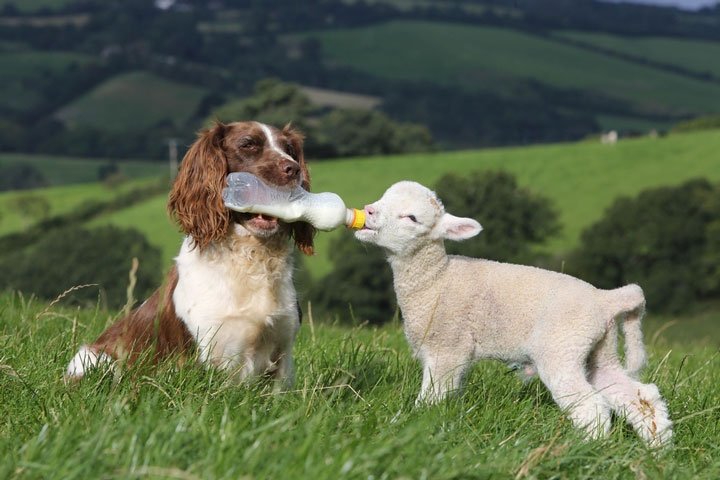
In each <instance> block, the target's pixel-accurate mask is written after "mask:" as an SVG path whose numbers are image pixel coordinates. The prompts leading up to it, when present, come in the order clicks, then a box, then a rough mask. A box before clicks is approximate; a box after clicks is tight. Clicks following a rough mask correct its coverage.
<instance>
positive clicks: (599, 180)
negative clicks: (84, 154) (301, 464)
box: [0, 131, 720, 276]
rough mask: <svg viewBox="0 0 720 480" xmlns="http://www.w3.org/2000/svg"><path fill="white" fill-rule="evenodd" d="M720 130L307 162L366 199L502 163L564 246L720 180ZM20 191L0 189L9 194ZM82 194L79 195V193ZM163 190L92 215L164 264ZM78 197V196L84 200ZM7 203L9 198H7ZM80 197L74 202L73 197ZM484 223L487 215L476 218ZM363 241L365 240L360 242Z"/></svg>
mask: <svg viewBox="0 0 720 480" xmlns="http://www.w3.org/2000/svg"><path fill="white" fill-rule="evenodd" d="M718 152H720V133H719V132H718V131H708V132H700V133H693V134H683V135H672V136H669V137H666V138H658V139H653V138H641V139H634V140H621V141H620V142H619V143H618V144H617V145H615V146H608V145H601V144H600V143H599V142H595V141H593V142H583V143H571V144H557V145H545V146H536V147H525V148H499V149H487V150H468V151H461V152H444V153H435V154H423V155H401V156H393V157H373V158H357V159H349V160H338V161H325V162H314V163H311V164H310V165H311V166H310V171H311V175H312V179H313V189H314V190H315V191H334V192H337V193H338V194H340V195H341V196H342V197H343V199H345V201H346V203H347V204H348V205H352V206H357V207H362V206H363V205H365V204H366V203H370V202H372V201H374V200H376V199H377V198H379V197H380V195H381V194H382V192H383V191H384V190H385V189H386V188H387V187H388V186H389V185H391V184H392V183H394V182H396V181H398V180H402V179H410V180H415V181H419V182H421V183H424V184H427V185H432V184H433V183H434V182H435V181H436V180H437V179H438V178H439V177H440V176H442V175H443V174H445V173H448V172H455V173H459V174H463V173H464V172H468V171H471V170H476V169H477V170H490V169H492V170H497V169H503V170H507V171H510V172H512V173H514V174H515V175H517V177H518V179H519V181H520V184H521V185H523V186H527V187H528V188H530V189H532V190H533V191H535V192H537V193H539V194H541V195H543V196H546V197H548V198H550V199H551V200H552V201H553V203H554V205H555V206H556V207H557V209H558V211H559V213H560V220H561V223H562V225H563V230H562V232H561V233H560V234H559V235H558V236H557V237H556V238H555V239H553V240H552V241H551V242H550V243H549V244H548V245H547V246H546V247H545V248H546V250H547V251H548V252H550V253H555V254H560V253H562V252H566V251H568V250H569V249H571V248H572V247H574V246H575V245H577V242H578V239H579V235H580V232H581V231H582V229H583V228H585V227H586V226H588V225H590V224H591V223H593V222H594V221H595V220H597V219H598V218H600V216H601V215H602V212H603V210H604V209H605V208H606V207H607V206H609V205H610V203H611V202H612V201H613V200H614V199H615V198H616V197H618V196H620V195H634V194H636V193H638V192H640V191H641V190H643V189H645V188H649V187H653V186H658V185H673V184H678V183H681V182H682V181H684V180H686V179H689V178H693V177H707V178H709V179H711V180H716V181H718V180H720V153H718ZM82 191H87V192H93V195H100V196H102V195H103V193H102V192H103V191H104V192H106V193H105V195H107V194H108V193H109V192H108V191H107V190H103V188H101V187H94V186H93V187H91V186H82V187H63V188H50V189H47V190H46V192H47V195H48V196H49V199H50V203H51V204H52V205H55V204H56V203H58V202H59V200H57V199H59V198H62V199H63V200H62V204H64V205H70V203H69V202H67V199H69V198H72V196H71V195H70V193H69V192H77V193H78V194H79V192H82ZM13 195H15V194H12V193H9V194H4V195H2V196H0V205H2V203H1V202H2V200H3V199H5V202H7V199H8V198H12V196H13ZM79 196H80V195H79ZM165 200H166V199H165V197H164V196H160V197H155V198H153V199H151V200H149V201H145V202H141V203H138V204H136V205H134V206H132V207H131V208H129V209H125V210H121V211H117V212H114V213H111V214H109V215H106V216H103V217H101V218H98V219H95V220H94V221H93V222H92V223H93V224H94V225H98V224H107V223H110V224H117V225H122V226H132V227H135V228H137V229H139V230H141V231H142V232H143V233H144V234H145V235H146V236H147V238H148V239H149V240H150V242H151V243H153V244H154V245H157V246H159V247H161V248H162V250H163V258H164V260H165V263H166V264H167V265H169V264H170V262H171V261H172V258H173V257H174V255H175V254H176V253H177V248H178V245H179V242H180V235H179V234H178V233H177V229H176V227H175V226H174V225H172V224H171V223H170V221H169V220H168V218H167V214H166V211H165ZM79 201H80V200H79V199H78V200H76V202H79ZM6 204H7V203H6ZM75 204H77V203H75ZM6 217H7V218H6V220H5V222H6V223H1V224H0V228H2V229H3V231H7V230H6V229H7V228H9V227H10V226H11V225H15V227H17V226H18V223H19V222H20V219H19V218H15V219H14V220H13V218H14V217H13V214H12V213H9V214H7V215H6ZM478 220H479V221H480V223H482V221H483V219H478ZM335 235H337V232H333V233H320V234H318V236H317V238H316V243H317V251H318V254H317V256H316V257H315V258H312V259H308V260H307V261H306V264H307V265H308V267H309V268H310V270H311V272H312V273H313V275H315V276H321V275H323V274H324V273H326V272H328V271H329V269H330V267H331V265H330V262H329V260H328V257H327V255H328V245H329V241H330V239H332V238H334V236H335ZM358 248H361V247H358Z"/></svg>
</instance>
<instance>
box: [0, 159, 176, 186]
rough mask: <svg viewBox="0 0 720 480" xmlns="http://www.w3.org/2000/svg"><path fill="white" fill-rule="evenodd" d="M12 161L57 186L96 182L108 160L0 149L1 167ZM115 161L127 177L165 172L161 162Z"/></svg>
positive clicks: (139, 176) (157, 174)
mask: <svg viewBox="0 0 720 480" xmlns="http://www.w3.org/2000/svg"><path fill="white" fill-rule="evenodd" d="M15 163H21V164H28V165H32V166H33V167H35V168H37V169H38V170H39V171H40V172H41V173H42V174H43V175H44V176H45V179H46V180H47V181H48V182H49V184H50V185H51V186H57V185H68V184H73V183H88V182H96V181H97V179H98V169H99V168H100V167H102V166H105V165H107V164H108V163H110V160H105V159H97V158H75V157H59V156H56V155H42V154H39V155H28V154H22V153H0V167H3V166H6V165H10V164H15ZM116 163H117V166H118V170H119V171H120V173H121V174H122V175H123V176H125V177H127V178H142V177H152V176H155V177H157V176H159V175H164V174H167V172H168V166H167V165H166V164H165V163H164V162H144V161H136V160H120V161H116Z"/></svg>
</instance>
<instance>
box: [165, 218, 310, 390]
mask: <svg viewBox="0 0 720 480" xmlns="http://www.w3.org/2000/svg"><path fill="white" fill-rule="evenodd" d="M290 249H291V245H290V244H289V243H288V241H287V240H286V239H284V238H282V237H280V238H278V237H272V238H270V239H258V238H257V237H254V236H252V235H249V234H247V232H246V231H245V230H244V229H243V227H241V226H240V225H236V226H235V234H234V235H231V236H229V237H228V239H227V240H226V241H225V242H224V243H222V244H219V245H216V246H215V245H213V246H211V247H210V248H208V249H205V250H202V251H200V250H199V249H197V248H193V247H192V240H191V239H190V238H188V239H186V240H185V242H184V243H183V245H182V248H181V249H180V254H179V255H178V257H177V258H176V264H177V268H178V273H179V280H178V284H177V287H176V288H175V292H174V294H173V301H174V303H175V309H176V312H177V315H178V317H180V319H181V320H182V321H183V322H184V323H185V325H186V326H187V328H188V331H189V332H190V334H191V335H192V336H193V338H194V339H195V341H196V344H197V346H198V348H199V355H200V360H201V361H202V362H203V363H205V362H208V363H211V364H213V365H216V366H218V367H221V368H225V369H230V370H236V371H237V372H236V373H237V375H238V376H239V377H240V378H246V377H248V376H251V375H257V374H261V373H264V372H267V371H273V370H275V369H279V370H280V371H279V372H278V373H279V374H280V375H278V377H279V378H285V379H286V381H287V382H288V383H290V382H292V363H291V359H292V344H293V340H294V338H295V335H296V333H297V330H298V328H299V318H298V311H297V302H296V294H295V288H294V286H293V283H292V269H293V265H292V255H290V254H289V253H290ZM243 277H244V278H246V279H247V281H246V282H242V283H239V282H237V281H236V279H237V278H243ZM268 312H272V313H271V314H269V315H268Z"/></svg>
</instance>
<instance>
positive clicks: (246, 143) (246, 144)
mask: <svg viewBox="0 0 720 480" xmlns="http://www.w3.org/2000/svg"><path fill="white" fill-rule="evenodd" d="M238 146H239V147H240V148H255V147H257V142H255V139H254V138H252V137H243V138H241V139H240V141H239V142H238Z"/></svg>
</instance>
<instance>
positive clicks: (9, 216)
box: [0, 178, 157, 235]
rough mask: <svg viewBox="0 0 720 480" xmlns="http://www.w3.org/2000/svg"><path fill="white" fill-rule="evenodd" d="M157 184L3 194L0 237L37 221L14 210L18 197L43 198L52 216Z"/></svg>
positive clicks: (68, 187)
mask: <svg viewBox="0 0 720 480" xmlns="http://www.w3.org/2000/svg"><path fill="white" fill-rule="evenodd" d="M155 181H157V179H156V178H149V179H138V180H132V181H128V182H125V183H123V184H121V185H119V186H118V187H115V188H110V187H107V186H105V185H103V184H101V183H88V184H81V185H65V186H60V187H49V188H42V189H37V190H21V191H11V192H3V193H0V235H5V234H8V233H12V232H17V231H19V230H22V229H24V228H26V227H29V226H30V225H31V224H32V223H34V222H35V221H36V220H37V219H32V218H27V217H25V216H23V215H22V214H20V212H18V211H17V210H15V209H14V208H13V206H12V203H13V199H14V198H16V197H18V196H25V195H33V196H35V195H37V196H42V197H44V198H45V199H46V200H47V201H48V203H49V205H50V211H49V212H48V213H49V215H56V214H60V213H65V212H69V211H71V210H72V209H74V208H76V207H78V206H80V205H81V204H83V203H85V202H88V201H104V200H109V199H112V198H114V197H117V196H119V195H121V194H123V193H127V192H128V191H130V190H132V189H133V188H136V187H138V186H141V185H145V184H148V183H152V182H155Z"/></svg>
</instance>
